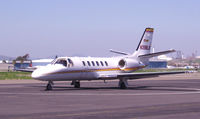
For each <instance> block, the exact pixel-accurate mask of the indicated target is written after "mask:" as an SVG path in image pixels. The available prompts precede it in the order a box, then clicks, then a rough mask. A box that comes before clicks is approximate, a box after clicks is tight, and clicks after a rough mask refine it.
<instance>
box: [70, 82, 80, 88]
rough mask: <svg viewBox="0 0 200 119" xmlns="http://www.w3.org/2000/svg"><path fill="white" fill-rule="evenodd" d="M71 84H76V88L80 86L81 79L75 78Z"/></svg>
mask: <svg viewBox="0 0 200 119" xmlns="http://www.w3.org/2000/svg"><path fill="white" fill-rule="evenodd" d="M71 85H74V88H80V81H76V80H73V81H72V83H71Z"/></svg>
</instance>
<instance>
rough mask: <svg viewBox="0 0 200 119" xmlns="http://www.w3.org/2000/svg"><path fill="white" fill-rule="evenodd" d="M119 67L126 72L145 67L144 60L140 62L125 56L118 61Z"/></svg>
mask: <svg viewBox="0 0 200 119" xmlns="http://www.w3.org/2000/svg"><path fill="white" fill-rule="evenodd" d="M118 67H119V68H120V69H121V70H122V71H125V72H132V71H134V70H137V69H140V68H143V67H144V64H143V63H142V62H139V61H137V60H134V59H130V58H125V59H121V60H120V61H119V63H118Z"/></svg>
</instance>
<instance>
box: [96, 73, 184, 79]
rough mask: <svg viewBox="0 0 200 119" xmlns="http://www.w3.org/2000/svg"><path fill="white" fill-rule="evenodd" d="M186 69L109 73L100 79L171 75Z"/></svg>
mask: <svg viewBox="0 0 200 119" xmlns="http://www.w3.org/2000/svg"><path fill="white" fill-rule="evenodd" d="M182 73H186V71H173V72H143V73H119V74H109V75H106V74H105V75H100V76H99V79H120V78H127V79H140V78H151V77H158V76H160V75H169V74H182Z"/></svg>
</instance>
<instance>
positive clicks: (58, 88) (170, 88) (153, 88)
mask: <svg viewBox="0 0 200 119" xmlns="http://www.w3.org/2000/svg"><path fill="white" fill-rule="evenodd" d="M34 87H40V88H43V89H42V90H43V91H44V90H45V86H34ZM187 88H188V87H175V86H134V87H133V86H130V87H128V88H127V89H119V88H118V87H81V88H74V87H69V86H53V90H51V91H72V90H90V91H98V90H103V91H110V90H113V89H114V90H151V91H183V92H186V91H188V92H191V91H197V90H195V89H190V88H188V89H187Z"/></svg>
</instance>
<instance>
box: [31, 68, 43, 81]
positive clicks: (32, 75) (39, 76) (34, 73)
mask: <svg viewBox="0 0 200 119" xmlns="http://www.w3.org/2000/svg"><path fill="white" fill-rule="evenodd" d="M31 77H32V78H33V79H40V78H41V73H40V72H39V71H38V70H37V69H36V70H35V71H34V72H33V73H32V74H31Z"/></svg>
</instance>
